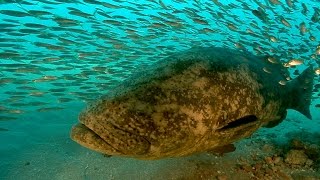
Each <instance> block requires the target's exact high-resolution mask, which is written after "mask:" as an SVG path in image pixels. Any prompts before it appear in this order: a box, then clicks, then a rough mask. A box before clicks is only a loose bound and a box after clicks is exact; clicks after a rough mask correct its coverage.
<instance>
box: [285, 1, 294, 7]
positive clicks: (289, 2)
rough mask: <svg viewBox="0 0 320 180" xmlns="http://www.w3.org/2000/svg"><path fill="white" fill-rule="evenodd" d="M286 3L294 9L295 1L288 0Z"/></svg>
mask: <svg viewBox="0 0 320 180" xmlns="http://www.w3.org/2000/svg"><path fill="white" fill-rule="evenodd" d="M286 3H287V5H288V6H289V7H290V8H293V1H292V0H286Z"/></svg>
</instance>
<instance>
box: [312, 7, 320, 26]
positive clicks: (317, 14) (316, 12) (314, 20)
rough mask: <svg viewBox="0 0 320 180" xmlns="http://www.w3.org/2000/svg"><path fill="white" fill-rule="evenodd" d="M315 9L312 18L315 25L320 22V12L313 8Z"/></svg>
mask: <svg viewBox="0 0 320 180" xmlns="http://www.w3.org/2000/svg"><path fill="white" fill-rule="evenodd" d="M313 9H314V13H313V15H312V17H311V21H312V22H314V23H317V22H319V19H320V18H319V16H320V10H319V9H318V8H316V7H314V8H313Z"/></svg>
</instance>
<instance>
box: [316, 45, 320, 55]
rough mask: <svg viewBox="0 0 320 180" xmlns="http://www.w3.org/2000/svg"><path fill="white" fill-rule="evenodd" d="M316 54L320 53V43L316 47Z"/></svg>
mask: <svg viewBox="0 0 320 180" xmlns="http://www.w3.org/2000/svg"><path fill="white" fill-rule="evenodd" d="M316 55H320V45H319V46H317V48H316Z"/></svg>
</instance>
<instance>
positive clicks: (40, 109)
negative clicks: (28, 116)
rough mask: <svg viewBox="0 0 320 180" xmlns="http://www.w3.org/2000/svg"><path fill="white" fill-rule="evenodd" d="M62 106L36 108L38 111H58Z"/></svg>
mask: <svg viewBox="0 0 320 180" xmlns="http://www.w3.org/2000/svg"><path fill="white" fill-rule="evenodd" d="M62 109H64V108H62V107H44V108H39V109H37V111H38V112H47V111H58V110H62Z"/></svg>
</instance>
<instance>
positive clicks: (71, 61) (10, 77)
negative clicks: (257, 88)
mask: <svg viewBox="0 0 320 180" xmlns="http://www.w3.org/2000/svg"><path fill="white" fill-rule="evenodd" d="M319 32H320V1H317V0H305V1H297V0H246V1H227V0H220V1H219V0H191V1H187V0H137V1H125V0H110V1H107V0H104V1H102V0H99V1H98V0H39V1H31V0H0V179H259V178H260V179H261V178H264V179H288V178H289V179H290V178H292V179H299V178H300V179H302V178H311V179H312V178H313V179H320V167H319V166H320V162H319V161H320V157H319V156H320V155H319V154H320V112H319V109H320V92H319V89H320V79H319V73H320V69H319V65H320V33H319ZM200 46H201V47H210V46H214V47H225V48H231V49H238V50H240V51H243V52H250V53H252V54H255V55H259V56H265V55H268V56H271V57H274V58H277V59H279V60H280V61H281V63H283V65H284V66H286V67H287V68H288V69H289V71H290V72H291V78H295V77H297V76H298V75H299V74H300V73H301V72H302V71H303V70H304V69H306V68H307V67H308V66H310V65H312V66H313V68H314V73H315V74H316V78H315V79H314V90H313V95H312V101H311V106H310V110H311V115H312V117H313V119H312V120H308V119H307V118H305V117H304V116H303V115H301V114H300V113H298V112H296V111H293V110H289V111H288V112H289V113H288V116H287V118H286V119H285V120H284V122H282V123H281V124H280V125H279V126H277V127H275V128H272V129H265V128H262V129H260V130H259V131H258V132H256V133H255V134H254V135H253V136H252V137H250V138H247V139H244V140H242V141H240V142H238V143H237V144H236V147H237V150H236V151H235V152H232V153H229V154H226V155H224V156H222V157H219V156H215V155H212V154H210V153H203V154H199V155H194V156H190V157H183V158H169V159H164V160H157V161H141V160H135V159H129V158H118V157H104V156H103V155H101V154H99V153H96V152H93V151H90V150H88V149H86V148H84V147H81V146H79V145H78V144H76V143H75V142H73V141H72V140H71V139H70V135H69V133H70V129H71V127H72V125H73V124H75V123H76V122H78V114H79V112H80V111H81V110H82V109H83V108H84V107H85V106H86V104H87V103H88V102H91V101H92V100H95V99H97V98H99V97H100V96H102V95H104V94H107V93H108V91H109V90H111V89H112V88H113V87H115V86H116V85H117V84H118V83H119V82H122V81H123V80H124V79H126V78H128V77H130V75H131V74H132V73H134V72H135V71H139V69H140V70H141V69H145V68H148V66H152V64H153V63H155V62H156V61H161V59H163V58H165V57H167V56H170V55H171V54H173V53H176V52H180V51H183V50H187V49H190V48H192V47H200ZM297 96H298V95H297ZM291 98H296V97H291ZM291 154H292V156H293V157H294V158H293V160H292V159H291V160H290V158H288V157H291ZM295 158H296V159H295Z"/></svg>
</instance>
